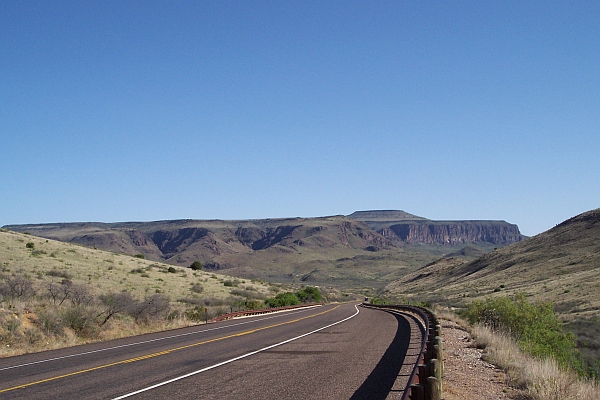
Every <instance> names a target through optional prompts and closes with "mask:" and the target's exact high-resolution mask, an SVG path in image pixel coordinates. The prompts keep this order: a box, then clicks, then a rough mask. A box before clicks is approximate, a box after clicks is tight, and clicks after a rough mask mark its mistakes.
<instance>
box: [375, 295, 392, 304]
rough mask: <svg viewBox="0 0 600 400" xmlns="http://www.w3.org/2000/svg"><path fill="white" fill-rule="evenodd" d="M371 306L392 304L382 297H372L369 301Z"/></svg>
mask: <svg viewBox="0 0 600 400" xmlns="http://www.w3.org/2000/svg"><path fill="white" fill-rule="evenodd" d="M371 304H376V305H388V304H392V302H391V301H390V300H389V299H386V298H384V297H373V298H372V299H371Z"/></svg>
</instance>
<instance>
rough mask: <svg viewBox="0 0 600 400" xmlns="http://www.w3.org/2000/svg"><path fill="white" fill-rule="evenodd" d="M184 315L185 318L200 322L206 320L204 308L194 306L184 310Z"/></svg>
mask: <svg viewBox="0 0 600 400" xmlns="http://www.w3.org/2000/svg"><path fill="white" fill-rule="evenodd" d="M184 315H185V317H186V318H187V319H189V320H190V321H194V322H201V321H205V320H206V308H204V307H194V308H190V309H188V310H185V312H184Z"/></svg>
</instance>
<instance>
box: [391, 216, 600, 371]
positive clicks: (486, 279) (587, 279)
mask: <svg viewBox="0 0 600 400" xmlns="http://www.w3.org/2000/svg"><path fill="white" fill-rule="evenodd" d="M386 289H387V290H389V292H390V293H391V294H395V295H409V296H410V295H416V296H418V297H420V298H424V299H429V300H433V301H437V302H440V303H445V304H453V305H458V306H460V305H462V304H465V303H466V302H469V301H471V300H473V299H478V298H485V297H493V296H505V295H509V296H510V295H514V294H515V293H525V294H526V295H527V296H528V297H530V298H531V299H532V300H536V301H551V302H553V303H555V304H556V310H557V312H558V313H559V315H560V316H561V318H562V319H563V320H565V321H567V322H568V323H569V327H570V328H571V329H572V330H573V331H574V332H575V333H576V334H577V336H578V339H579V345H580V347H581V348H582V350H584V353H587V355H588V356H589V357H590V358H596V359H600V322H599V318H600V209H596V210H592V211H589V212H587V213H584V214H581V215H578V216H576V217H574V218H571V219H569V220H567V221H565V222H563V223H561V224H559V225H557V226H556V227H554V228H552V229H550V230H549V231H547V232H544V233H542V234H539V235H537V236H534V237H532V238H529V239H527V240H525V241H523V242H519V243H516V244H513V245H510V246H507V247H504V248H502V249H499V250H496V251H493V252H491V253H488V254H486V255H484V256H482V257H480V258H479V259H477V260H475V261H473V262H470V263H469V262H466V261H464V260H462V259H458V258H450V259H441V260H438V261H437V262H436V263H434V264H431V265H428V266H426V267H423V268H420V269H419V270H417V271H415V272H413V273H411V274H408V275H406V276H404V277H403V278H401V279H400V280H398V281H396V282H393V283H391V284H390V285H388V286H387V287H386Z"/></svg>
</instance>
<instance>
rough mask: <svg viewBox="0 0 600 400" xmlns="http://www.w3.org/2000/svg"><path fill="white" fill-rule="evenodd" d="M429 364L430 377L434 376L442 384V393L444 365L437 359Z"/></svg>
mask: <svg viewBox="0 0 600 400" xmlns="http://www.w3.org/2000/svg"><path fill="white" fill-rule="evenodd" d="M429 363H430V367H429V375H430V376H433V377H434V378H436V379H437V380H438V381H439V382H440V391H441V390H442V372H443V368H442V365H443V364H442V362H441V361H440V360H437V359H435V358H434V359H433V360H431V361H430V362H429Z"/></svg>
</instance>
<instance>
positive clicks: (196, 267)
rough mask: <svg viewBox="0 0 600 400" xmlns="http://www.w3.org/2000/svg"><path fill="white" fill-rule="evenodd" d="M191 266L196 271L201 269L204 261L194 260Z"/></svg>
mask: <svg viewBox="0 0 600 400" xmlns="http://www.w3.org/2000/svg"><path fill="white" fill-rule="evenodd" d="M190 268H191V269H193V270H194V271H200V270H201V269H202V268H203V266H202V263H201V262H200V261H194V262H193V263H192V264H191V265H190Z"/></svg>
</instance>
